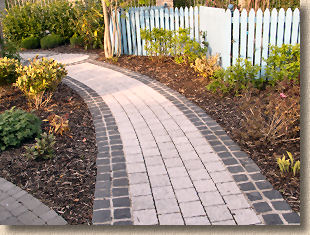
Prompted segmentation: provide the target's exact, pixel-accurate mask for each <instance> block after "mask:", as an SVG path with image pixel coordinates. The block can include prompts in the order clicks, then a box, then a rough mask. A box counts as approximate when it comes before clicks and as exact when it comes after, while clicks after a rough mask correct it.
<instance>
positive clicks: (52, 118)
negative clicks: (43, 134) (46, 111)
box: [44, 114, 69, 135]
mask: <svg viewBox="0 0 310 235" xmlns="http://www.w3.org/2000/svg"><path fill="white" fill-rule="evenodd" d="M44 121H48V122H49V124H50V125H51V128H50V130H49V133H53V132H54V133H55V134H60V135H62V134H63V133H65V132H68V131H69V120H68V117H67V116H66V117H61V116H58V115H56V114H51V115H49V116H48V118H47V120H44Z"/></svg>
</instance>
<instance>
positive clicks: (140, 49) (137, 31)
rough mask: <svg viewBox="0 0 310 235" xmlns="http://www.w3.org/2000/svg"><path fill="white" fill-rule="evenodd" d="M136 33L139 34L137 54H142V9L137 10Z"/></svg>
mask: <svg viewBox="0 0 310 235" xmlns="http://www.w3.org/2000/svg"><path fill="white" fill-rule="evenodd" d="M135 21H136V35H137V49H138V52H137V55H142V48H141V35H140V11H139V10H137V11H135Z"/></svg>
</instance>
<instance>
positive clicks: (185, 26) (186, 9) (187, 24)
mask: <svg viewBox="0 0 310 235" xmlns="http://www.w3.org/2000/svg"><path fill="white" fill-rule="evenodd" d="M184 28H185V29H188V28H189V21H188V8H187V7H185V10H184Z"/></svg>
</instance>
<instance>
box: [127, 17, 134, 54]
mask: <svg viewBox="0 0 310 235" xmlns="http://www.w3.org/2000/svg"><path fill="white" fill-rule="evenodd" d="M129 12H130V11H127V12H126V20H125V21H126V30H127V43H128V54H129V55H132V54H133V52H132V45H131V43H132V38H131V27H130V15H129Z"/></svg>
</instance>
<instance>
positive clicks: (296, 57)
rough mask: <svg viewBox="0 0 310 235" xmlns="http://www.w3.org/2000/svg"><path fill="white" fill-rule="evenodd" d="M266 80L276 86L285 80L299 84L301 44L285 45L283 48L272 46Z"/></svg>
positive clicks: (267, 61) (267, 60)
mask: <svg viewBox="0 0 310 235" xmlns="http://www.w3.org/2000/svg"><path fill="white" fill-rule="evenodd" d="M265 62H266V63H267V65H266V69H265V79H266V81H268V84H270V85H272V86H274V85H275V84H277V83H278V82H279V81H282V80H284V79H288V80H293V81H295V82H296V83H299V80H300V79H299V76H300V44H296V45H294V46H293V45H289V44H283V45H282V46H281V47H277V46H271V47H270V53H269V57H268V58H267V59H266V60H265Z"/></svg>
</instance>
